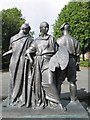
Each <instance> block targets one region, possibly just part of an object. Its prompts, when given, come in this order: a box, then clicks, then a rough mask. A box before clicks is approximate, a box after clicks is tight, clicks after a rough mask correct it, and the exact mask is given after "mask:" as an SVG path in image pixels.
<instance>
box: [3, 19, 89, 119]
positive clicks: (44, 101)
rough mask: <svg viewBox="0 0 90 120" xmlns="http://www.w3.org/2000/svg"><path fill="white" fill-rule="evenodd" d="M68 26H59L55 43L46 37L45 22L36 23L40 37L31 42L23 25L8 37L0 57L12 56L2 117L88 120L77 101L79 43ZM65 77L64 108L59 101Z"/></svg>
mask: <svg viewBox="0 0 90 120" xmlns="http://www.w3.org/2000/svg"><path fill="white" fill-rule="evenodd" d="M69 27H70V25H69V24H68V23H64V24H63V25H62V26H61V30H62V33H63V36H62V37H61V38H59V39H58V41H56V40H55V39H54V37H53V36H51V35H49V34H48V31H49V24H48V23H47V22H46V21H44V22H42V23H41V24H40V27H39V28H40V34H39V37H37V38H36V39H35V40H33V39H32V37H31V36H30V35H29V31H30V29H31V28H30V26H29V24H26V23H25V24H23V25H22V26H21V28H20V32H19V33H18V34H16V35H15V36H13V37H11V39H10V47H9V48H10V50H9V51H8V52H6V53H4V54H3V56H5V55H7V54H10V53H12V56H11V60H10V66H9V72H10V86H9V95H8V99H6V100H5V101H3V108H2V113H3V116H4V117H5V118H10V117H11V118H12V117H13V116H14V118H25V119H26V118H72V117H73V116H74V118H83V117H84V118H88V115H87V112H86V111H85V109H84V108H83V107H82V105H81V104H80V102H79V101H78V100H77V94H76V93H77V86H76V81H77V80H76V63H77V62H79V61H78V60H79V43H78V42H77V41H76V40H75V39H74V38H73V37H71V36H70V35H69V34H68V32H69ZM66 77H67V78H68V81H69V82H70V95H71V102H70V103H69V104H68V105H66V103H67V101H64V102H63V101H61V99H60V96H61V85H62V83H63V81H64V80H65V78H66ZM5 103H6V105H5ZM7 103H8V104H7ZM64 103H65V104H64ZM10 112H11V113H12V115H11V116H10V115H9V113H10ZM77 116H78V117H77Z"/></svg>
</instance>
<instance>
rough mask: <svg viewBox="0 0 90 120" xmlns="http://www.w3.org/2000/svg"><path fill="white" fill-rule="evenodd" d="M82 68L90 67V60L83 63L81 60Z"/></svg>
mask: <svg viewBox="0 0 90 120" xmlns="http://www.w3.org/2000/svg"><path fill="white" fill-rule="evenodd" d="M80 66H81V67H90V61H89V60H85V61H83V60H82V59H81V60H80Z"/></svg>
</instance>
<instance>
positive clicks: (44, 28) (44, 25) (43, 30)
mask: <svg viewBox="0 0 90 120" xmlns="http://www.w3.org/2000/svg"><path fill="white" fill-rule="evenodd" d="M48 30H49V24H48V23H47V22H42V23H41V24H40V32H41V33H42V34H47V32H48Z"/></svg>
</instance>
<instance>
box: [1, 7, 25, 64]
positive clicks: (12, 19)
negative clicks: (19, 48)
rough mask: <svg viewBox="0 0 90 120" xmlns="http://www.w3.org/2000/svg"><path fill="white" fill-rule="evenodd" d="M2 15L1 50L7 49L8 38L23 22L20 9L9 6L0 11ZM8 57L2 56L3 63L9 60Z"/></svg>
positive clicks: (16, 31)
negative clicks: (9, 7)
mask: <svg viewBox="0 0 90 120" xmlns="http://www.w3.org/2000/svg"><path fill="white" fill-rule="evenodd" d="M0 13H1V14H0V16H1V17H2V52H3V53H4V52H6V51H8V48H9V44H10V38H11V37H12V36H13V35H15V34H16V33H18V31H19V28H20V26H21V25H22V24H23V23H24V22H25V19H24V18H22V14H21V10H18V9H17V8H11V9H7V10H2V11H1V12H0ZM9 58H10V57H8V56H7V57H4V58H3V61H2V62H3V64H4V63H6V62H7V60H8V61H9Z"/></svg>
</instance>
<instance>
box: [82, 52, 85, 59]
mask: <svg viewBox="0 0 90 120" xmlns="http://www.w3.org/2000/svg"><path fill="white" fill-rule="evenodd" d="M82 59H83V61H85V57H84V53H83V54H82Z"/></svg>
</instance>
